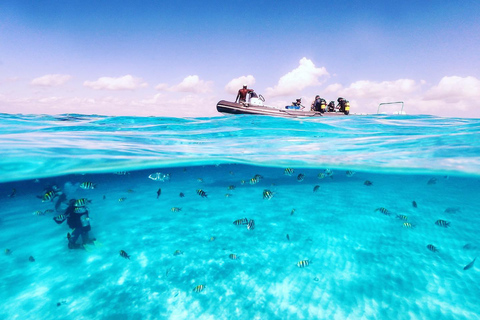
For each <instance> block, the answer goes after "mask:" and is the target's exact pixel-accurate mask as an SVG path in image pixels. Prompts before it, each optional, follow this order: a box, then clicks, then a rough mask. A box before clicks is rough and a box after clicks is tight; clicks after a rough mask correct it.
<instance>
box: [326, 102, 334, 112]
mask: <svg viewBox="0 0 480 320" xmlns="http://www.w3.org/2000/svg"><path fill="white" fill-rule="evenodd" d="M334 111H335V101H330V103H329V104H328V112H334Z"/></svg>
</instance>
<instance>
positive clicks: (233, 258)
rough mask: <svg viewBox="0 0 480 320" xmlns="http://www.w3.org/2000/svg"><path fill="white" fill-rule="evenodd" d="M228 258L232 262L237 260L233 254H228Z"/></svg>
mask: <svg viewBox="0 0 480 320" xmlns="http://www.w3.org/2000/svg"><path fill="white" fill-rule="evenodd" d="M228 257H229V258H230V259H232V260H237V259H238V257H237V255H236V254H234V253H231V254H229V255H228Z"/></svg>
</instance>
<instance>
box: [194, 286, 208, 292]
mask: <svg viewBox="0 0 480 320" xmlns="http://www.w3.org/2000/svg"><path fill="white" fill-rule="evenodd" d="M203 289H205V285H203V284H199V285H198V286H196V287H195V288H193V292H201V291H203Z"/></svg>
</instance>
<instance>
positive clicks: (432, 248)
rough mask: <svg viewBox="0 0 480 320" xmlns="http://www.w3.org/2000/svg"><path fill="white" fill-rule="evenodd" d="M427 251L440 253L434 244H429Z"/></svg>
mask: <svg viewBox="0 0 480 320" xmlns="http://www.w3.org/2000/svg"><path fill="white" fill-rule="evenodd" d="M427 249H428V250H430V251H432V252H438V249H437V248H436V247H435V246H434V245H433V244H428V245H427Z"/></svg>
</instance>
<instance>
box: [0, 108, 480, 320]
mask: <svg viewBox="0 0 480 320" xmlns="http://www.w3.org/2000/svg"><path fill="white" fill-rule="evenodd" d="M0 124H1V126H0V150H1V154H2V157H1V158H0V230H1V231H2V232H0V248H1V249H2V254H0V264H1V265H2V272H1V273H0V288H1V290H0V301H1V304H2V305H1V306H2V308H0V318H2V319H39V318H42V319H72V318H74V319H194V318H198V319H225V318H230V319H317V318H318V319H361V318H364V319H479V318H480V308H479V303H478V297H479V296H480V286H479V283H480V282H479V280H480V273H479V271H478V270H479V269H478V265H477V263H480V262H478V261H477V262H474V263H473V265H472V264H471V262H472V261H473V260H474V259H475V257H477V256H478V255H479V253H480V241H479V237H478V234H479V233H478V230H479V229H480V216H479V214H478V208H479V207H480V199H479V197H478V196H477V195H478V194H479V191H480V177H479V173H480V148H479V145H480V139H478V135H479V132H480V130H479V129H480V121H479V120H478V119H448V118H436V117H430V116H397V117H392V116H349V117H345V118H341V119H327V118H320V119H281V118H270V117H261V116H259V117H256V116H234V117H218V118H200V119H177V118H154V117H150V118H140V117H101V116H84V115H62V116H57V117H52V116H20V115H5V114H3V115H1V116H0ZM286 168H291V169H293V172H291V173H290V174H285V173H286V172H285V169H286ZM347 172H348V173H347ZM155 173H161V174H160V175H159V176H160V177H167V175H168V177H169V179H167V178H165V179H161V180H163V181H161V180H157V181H155V180H152V179H150V178H149V176H150V175H152V174H155ZM287 173H288V172H287ZM258 175H260V176H261V177H259V178H257V179H254V177H255V176H257V177H258ZM302 176H303V178H302ZM84 182H91V183H93V184H95V185H96V188H95V189H82V188H81V187H80V185H81V184H82V183H84ZM51 185H56V186H58V188H59V189H60V190H61V194H64V195H65V196H66V199H73V198H74V199H79V198H87V199H89V200H90V201H91V202H90V203H89V204H88V210H89V214H90V223H91V227H92V230H91V232H90V235H91V237H94V238H96V239H97V240H98V242H97V245H96V246H94V245H88V246H87V247H86V249H87V250H84V249H69V248H68V247H67V243H68V241H67V233H68V232H71V229H70V228H68V226H67V224H66V223H62V224H56V223H55V222H54V221H53V217H55V216H57V215H59V214H62V213H63V212H64V210H65V208H66V202H62V201H58V200H59V199H60V197H59V196H57V197H56V198H54V199H53V200H52V201H44V202H42V200H41V199H39V197H42V196H43V195H44V190H45V189H46V188H48V186H51ZM232 186H233V187H232ZM159 189H160V190H161V192H159ZM197 190H203V191H204V192H205V193H206V195H207V196H206V197H202V196H200V195H199V194H198V192H197ZM266 191H268V192H266ZM181 193H182V194H183V195H184V196H183V197H181V196H180V194H181ZM175 208H177V209H175ZM381 208H384V209H386V210H387V211H385V210H384V209H381ZM37 211H40V212H41V214H39V213H38V212H37ZM35 212H37V213H36V214H34V213H35ZM244 218H247V220H254V221H255V227H254V228H253V229H252V228H250V229H248V228H247V226H246V225H234V223H233V222H234V221H235V220H239V219H244ZM439 220H443V221H446V222H447V223H449V224H448V227H445V226H444V225H442V223H441V222H437V221H439ZM78 242H81V241H80V240H79V241H78ZM428 245H433V246H434V247H435V249H436V250H435V249H433V247H432V246H429V248H430V249H429V248H427V246H428ZM7 249H8V251H5V250H7ZM120 250H124V251H125V252H127V253H128V255H129V256H130V259H125V258H124V257H122V256H121V255H120V254H119V252H120ZM177 250H179V252H177V253H176V254H175V252H176V251H177ZM231 254H235V255H236V257H237V259H231V258H230V255H231ZM30 257H32V258H31V259H29V258H30ZM30 260H34V261H30ZM301 261H308V263H303V264H302V263H300V262H301ZM299 266H304V267H299ZM467 266H469V267H467ZM465 267H467V268H466V270H465V269H464V268H465ZM198 286H200V287H198ZM194 288H203V289H202V290H194ZM196 291H200V292H196Z"/></svg>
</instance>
